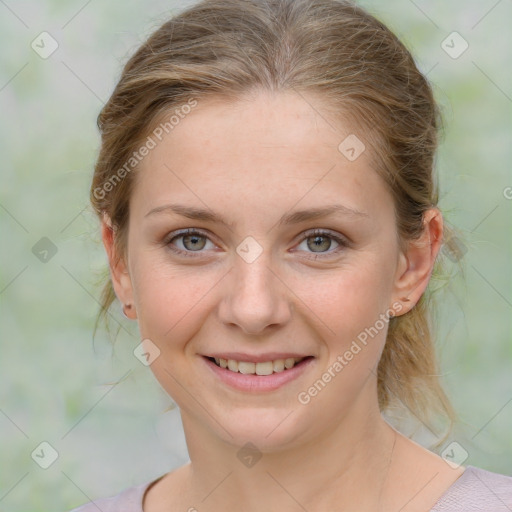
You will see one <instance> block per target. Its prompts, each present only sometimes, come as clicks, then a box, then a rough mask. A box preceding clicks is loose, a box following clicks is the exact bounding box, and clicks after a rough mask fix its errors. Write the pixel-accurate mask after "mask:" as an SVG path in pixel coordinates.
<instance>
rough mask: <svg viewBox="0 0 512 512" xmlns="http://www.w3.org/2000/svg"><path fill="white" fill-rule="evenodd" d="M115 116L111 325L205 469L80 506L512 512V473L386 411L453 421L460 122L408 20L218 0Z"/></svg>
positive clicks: (166, 32)
mask: <svg viewBox="0 0 512 512" xmlns="http://www.w3.org/2000/svg"><path fill="white" fill-rule="evenodd" d="M98 122H99V127H100V130H101V133H102V146H101V152H100V155H99V158H98V162H97V165H96V169H95V175H94V179H93V184H92V188H91V201H92V203H93V206H94V208H95V210H96V212H97V213H98V215H99V217H100V219H101V229H102V238H103V242H104V245H105V249H106V252H107V255H108V258H109V263H110V270H111V284H110V283H109V284H108V285H107V287H106V289H105V293H104V296H103V299H104V301H103V314H105V312H106V311H107V310H108V308H109V306H110V305H111V303H112V302H113V301H114V300H115V298H116V297H117V299H119V300H120V301H121V303H122V304H123V311H124V312H125V315H126V316H127V317H128V318H131V319H133V320H137V321H138V325H139V329H140V334H141V339H143V342H142V343H141V346H140V347H139V352H138V353H139V356H140V358H141V360H143V361H145V364H147V365H149V366H150V368H151V370H152V371H153V373H154V375H155V377H156V378H157V380H158V381H159V382H160V384H161V385H162V387H163V388H164V389H165V390H166V392H168V393H169V395H170V396H171V397H172V398H173V400H174V401H175V402H176V403H177V404H178V406H179V407H180V412H181V417H182V421H183V427H184V431H185V435H186V440H187V447H188V451H189V455H190V463H189V464H186V465H185V466H183V467H181V468H178V469H176V470H174V471H171V472H169V473H167V474H165V475H163V476H162V477H160V478H159V479H157V480H155V481H152V482H147V483H144V484H141V485H140V486H137V487H133V488H130V489H126V490H124V491H123V492H121V493H120V494H119V495H117V496H115V497H112V498H109V499H103V500H97V501H96V503H95V504H92V503H91V504H88V505H84V506H83V507H80V508H78V509H75V510H77V511H80V512H89V511H92V510H97V508H100V509H101V510H104V511H106V510H119V511H121V510H122V511H124V512H128V511H137V512H140V511H141V510H144V512H157V511H163V510H165V511H171V510H172V511H174V510H176V511H178V510H183V511H186V510H188V511H195V510H198V511H200V512H203V511H212V512H213V511H221V510H222V511H224V510H240V509H241V510H244V511H254V512H259V511H268V510H286V511H295V510H297V511H299V510H306V511H308V512H315V511H326V510H328V511H333V510H357V511H358V512H364V511H376V510H378V511H398V510H400V511H402V512H425V511H429V510H431V511H436V512H440V511H443V512H446V511H455V510H485V511H493V512H496V511H501V510H510V509H511V508H512V478H511V477H508V476H504V475H498V474H495V473H491V472H488V471H485V470H483V469H479V468H475V467H471V466H468V467H463V466H462V465H461V464H460V461H457V460H455V459H457V457H456V453H454V450H453V449H452V452H451V453H453V455H447V457H446V460H445V459H443V458H441V457H439V456H437V455H436V454H434V453H432V452H430V451H429V450H427V449H425V448H423V447H421V446H419V445H418V444H416V443H415V442H413V441H412V440H410V439H408V438H407V437H406V436H404V435H403V434H401V433H399V432H398V431H397V430H396V429H395V428H393V427H392V426H391V425H390V424H389V423H388V422H387V421H386V420H385V419H384V417H383V413H384V412H386V411H387V410H390V409H391V408H392V407H396V406H401V407H402V408H404V409H405V410H408V411H410V412H411V413H412V414H413V415H414V416H417V417H418V418H420V419H421V420H422V421H424V422H425V423H427V424H428V423H429V422H431V421H434V419H435V418H438V417H439V416H443V417H445V418H447V419H448V420H451V419H452V418H453V413H452V409H451V407H450V404H449V401H448V400H447V398H446V396H445V394H444V392H443V391H442V388H441V386H440V384H439V382H438V380H437V377H436V375H437V365H436V360H435V354H434V348H433V341H432V338H431V334H430V331H429V322H428V314H429V310H430V307H431V306H430V304H429V302H428V300H427V295H425V292H426V289H427V285H428V283H429V280H430V278H431V275H432V273H433V272H434V271H435V269H436V265H437V263H438V254H439V250H440V248H441V244H442V240H443V219H442V215H441V212H440V210H439V209H438V208H437V206H436V204H437V198H438V192H437V190H436V187H435V180H434V176H433V159H434V154H435V150H436V146H437V129H438V125H439V114H438V109H437V106H436V103H435V101H434V99H433V95H432V91H431V88H430V86H429V84H428V82H427V81H426V80H425V78H424V77H423V75H422V74H421V73H420V72H419V71H418V69H417V68H416V66H415V64H414V61H413V59H412V57H411V55H410V53H409V52H408V51H407V50H406V48H405V47H404V46H403V44H402V43H401V42H400V41H399V40H398V39H397V38H396V36H394V35H393V34H392V33H391V32H390V31H389V29H387V28H386V27H385V26H384V25H383V24H381V23H380V22H379V21H377V20H376V19H375V18H373V17H372V16H370V15H369V14H368V13H366V12H365V11H363V10H362V9H360V8H358V7H356V6H355V5H353V4H351V3H348V2H337V1H331V0H269V1H268V2H267V1H258V0H243V1H238V0H212V1H204V2H201V3H198V4H196V5H194V6H193V7H191V8H189V9H187V10H185V11H184V12H182V13H181V14H180V15H178V16H176V17H175V18H173V19H171V20H170V21H168V22H166V23H165V24H164V25H163V26H162V27H161V28H159V29H158V30H157V31H156V32H155V33H154V34H153V35H152V36H151V37H150V38H149V40H148V41H147V42H146V43H144V44H143V45H142V46H141V47H140V48H139V50H138V51H137V52H136V53H135V55H134V56H133V57H132V58H131V59H130V60H129V62H128V63H127V64H126V66H125V68H124V71H123V74H122V76H121V79H120V81H119V83H118V85H117V87H116V89H115V91H114V92H113V94H112V96H111V98H110V100H109V101H108V103H107V104H106V105H105V107H104V109H103V110H102V112H101V114H100V116H99V120H98ZM444 237H445V239H446V238H447V236H446V230H445V234H444ZM455 451H456V450H455ZM450 458H452V459H453V460H449V459H450ZM471 507H472V508H471Z"/></svg>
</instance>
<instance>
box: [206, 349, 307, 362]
mask: <svg viewBox="0 0 512 512" xmlns="http://www.w3.org/2000/svg"><path fill="white" fill-rule="evenodd" d="M202 355H203V356H204V357H213V358H214V359H215V358H217V359H226V360H228V359H233V360H235V361H246V362H251V363H266V362H267V361H275V360H276V359H289V358H293V359H298V358H299V357H300V358H303V357H304V358H305V357H310V356H311V354H292V353H290V352H268V353H267V354H254V355H251V354H245V353H242V352H218V353H216V354H202Z"/></svg>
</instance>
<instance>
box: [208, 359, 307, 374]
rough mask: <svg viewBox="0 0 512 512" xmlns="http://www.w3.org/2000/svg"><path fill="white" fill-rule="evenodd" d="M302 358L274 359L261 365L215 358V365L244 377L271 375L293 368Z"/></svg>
mask: <svg viewBox="0 0 512 512" xmlns="http://www.w3.org/2000/svg"><path fill="white" fill-rule="evenodd" d="M303 359H304V358H303V357H295V358H293V357H288V358H287V359H276V360H275V361H265V362H263V363H251V362H250V361H235V360H234V359H222V358H218V357H216V358H215V363H216V364H217V366H220V367H221V368H227V369H228V370H231V371H232V372H235V373H237V372H238V373H243V374H245V375H271V374H272V373H274V372H275V373H279V372H282V371H284V370H285V369H286V370H290V369H291V368H293V367H294V366H295V365H296V364H297V363H298V362H300V361H302V360H303Z"/></svg>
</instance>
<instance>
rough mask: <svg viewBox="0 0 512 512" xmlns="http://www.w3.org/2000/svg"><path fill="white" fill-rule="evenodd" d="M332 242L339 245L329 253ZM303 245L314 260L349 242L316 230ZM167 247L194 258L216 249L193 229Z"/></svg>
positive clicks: (174, 236) (172, 237) (168, 242)
mask: <svg viewBox="0 0 512 512" xmlns="http://www.w3.org/2000/svg"><path fill="white" fill-rule="evenodd" d="M332 241H334V242H335V243H336V244H337V247H335V248H334V250H331V251H329V249H331V247H332ZM208 242H209V243H210V244H211V247H207V244H208ZM302 244H306V247H307V249H309V251H311V253H313V254H315V256H313V257H312V259H317V258H318V257H320V258H323V257H326V256H331V255H332V254H335V253H338V252H340V251H341V250H342V249H343V248H345V247H347V246H348V245H349V243H348V241H347V240H345V239H344V238H343V237H341V236H339V235H335V234H333V233H331V232H330V231H325V230H322V229H315V230H312V231H309V232H306V233H305V237H303V238H302V243H301V244H300V245H302ZM165 245H166V246H167V247H169V249H170V250H171V251H173V252H174V253H176V254H178V255H179V256H185V257H192V258H195V257H198V256H201V253H202V252H204V251H203V249H205V248H206V249H213V248H214V247H215V245H214V244H213V242H211V240H210V239H209V238H208V235H207V234H206V233H204V232H202V231H200V230H197V229H193V228H189V229H185V230H182V231H180V232H177V233H176V232H174V233H171V235H170V236H169V237H168V238H167V239H166V241H165ZM299 248H300V246H299ZM194 253H196V254H194ZM308 257H309V256H308Z"/></svg>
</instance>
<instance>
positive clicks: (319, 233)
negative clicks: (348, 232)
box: [164, 228, 349, 260]
mask: <svg viewBox="0 0 512 512" xmlns="http://www.w3.org/2000/svg"><path fill="white" fill-rule="evenodd" d="M190 235H199V236H202V237H205V238H208V240H209V237H208V235H207V234H206V233H205V232H203V231H201V230H198V229H193V228H189V229H185V230H182V231H179V232H175V233H171V235H170V236H169V237H167V238H166V240H165V242H164V244H165V245H166V246H167V247H168V248H169V249H170V250H171V251H172V252H174V253H175V254H178V255H180V256H185V257H187V258H197V257H200V256H201V254H202V252H203V251H183V250H181V249H176V247H175V246H173V245H172V243H171V242H172V241H173V240H176V239H178V238H181V237H184V236H190ZM315 236H323V237H326V238H331V239H332V240H334V241H335V242H337V243H338V244H339V247H336V248H335V249H334V250H333V251H329V252H325V253H310V254H314V257H309V256H308V259H312V260H316V259H318V258H320V259H322V258H325V257H328V256H331V255H332V254H334V253H338V252H340V251H341V250H342V249H344V248H346V247H348V246H349V242H348V241H347V240H346V239H345V238H342V237H340V236H338V235H335V234H333V233H331V232H330V231H326V230H323V229H314V230H312V231H306V233H305V234H304V237H303V238H301V240H300V242H299V243H302V242H303V241H304V240H307V239H308V238H313V237H315ZM210 241H211V240H210ZM194 252H196V253H197V254H194Z"/></svg>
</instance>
